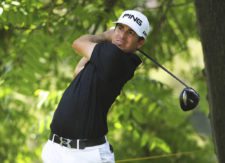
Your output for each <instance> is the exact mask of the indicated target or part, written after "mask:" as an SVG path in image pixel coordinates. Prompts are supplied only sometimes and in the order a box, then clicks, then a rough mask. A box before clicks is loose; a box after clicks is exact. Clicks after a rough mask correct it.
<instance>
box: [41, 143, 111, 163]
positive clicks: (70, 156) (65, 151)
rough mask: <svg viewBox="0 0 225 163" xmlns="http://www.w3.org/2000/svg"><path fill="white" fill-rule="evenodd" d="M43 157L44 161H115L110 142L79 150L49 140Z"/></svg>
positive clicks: (96, 162) (83, 162) (94, 162)
mask: <svg viewBox="0 0 225 163" xmlns="http://www.w3.org/2000/svg"><path fill="white" fill-rule="evenodd" d="M42 159H43V162H44V163H115V158H114V153H113V152H112V151H111V150H110V146H109V143H108V142H106V143H104V144H102V145H97V146H93V147H86V148H85V149H80V150H79V149H74V148H67V147H64V146H61V145H59V144H57V143H54V142H52V141H51V140H48V141H47V143H46V144H45V145H44V148H43V150H42Z"/></svg>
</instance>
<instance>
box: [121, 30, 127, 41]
mask: <svg viewBox="0 0 225 163" xmlns="http://www.w3.org/2000/svg"><path fill="white" fill-rule="evenodd" d="M126 35H127V34H126V31H124V30H122V31H120V38H121V39H125V38H126Z"/></svg>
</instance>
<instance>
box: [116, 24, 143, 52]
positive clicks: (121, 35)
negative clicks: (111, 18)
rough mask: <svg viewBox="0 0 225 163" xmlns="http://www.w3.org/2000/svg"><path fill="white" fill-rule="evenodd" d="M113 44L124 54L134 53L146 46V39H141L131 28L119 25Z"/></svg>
mask: <svg viewBox="0 0 225 163" xmlns="http://www.w3.org/2000/svg"><path fill="white" fill-rule="evenodd" d="M112 43H113V44H115V45H116V46H117V47H119V48H120V49H121V50H123V51H124V52H134V51H135V50H137V49H138V48H140V47H141V46H142V45H143V44H144V39H139V37H138V35H137V34H136V33H135V32H134V31H133V30H132V29H131V28H130V27H129V26H127V25H124V24H117V26H116V28H115V31H114V34H113V36H112Z"/></svg>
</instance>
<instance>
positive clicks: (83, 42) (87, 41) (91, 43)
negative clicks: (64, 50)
mask: <svg viewBox="0 0 225 163" xmlns="http://www.w3.org/2000/svg"><path fill="white" fill-rule="evenodd" d="M113 32H114V30H108V31H105V32H103V33H102V34H98V35H83V36H81V37H79V38H78V39H76V40H75V41H74V42H73V45H72V47H73V49H74V50H76V51H77V52H78V53H79V54H80V55H82V56H83V57H85V58H87V59H88V60H89V59H90V58H91V54H92V52H93V50H94V47H95V45H96V44H97V43H100V42H104V41H110V42H111V41H112V34H113Z"/></svg>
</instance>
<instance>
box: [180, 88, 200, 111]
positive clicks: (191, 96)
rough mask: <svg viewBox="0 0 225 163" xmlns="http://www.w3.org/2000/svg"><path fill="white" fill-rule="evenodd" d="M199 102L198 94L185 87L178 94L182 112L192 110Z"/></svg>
mask: <svg viewBox="0 0 225 163" xmlns="http://www.w3.org/2000/svg"><path fill="white" fill-rule="evenodd" d="M199 100H200V96H199V94H198V93H197V92H196V91H195V90H194V89H192V88H190V87H186V88H184V89H183V91H182V92H181V94H180V107H181V109H182V110H183V111H189V110H192V109H194V108H195V107H196V106H197V105H198V102H199Z"/></svg>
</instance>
